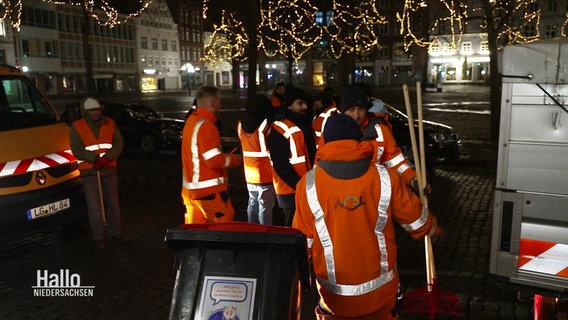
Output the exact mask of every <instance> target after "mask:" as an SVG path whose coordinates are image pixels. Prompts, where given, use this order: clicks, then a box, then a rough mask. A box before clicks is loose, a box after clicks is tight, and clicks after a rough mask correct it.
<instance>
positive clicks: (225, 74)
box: [221, 71, 231, 85]
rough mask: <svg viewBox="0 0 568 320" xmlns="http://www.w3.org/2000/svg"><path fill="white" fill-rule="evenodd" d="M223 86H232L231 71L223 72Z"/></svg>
mask: <svg viewBox="0 0 568 320" xmlns="http://www.w3.org/2000/svg"><path fill="white" fill-rule="evenodd" d="M221 84H222V85H229V84H231V74H230V72H229V71H221Z"/></svg>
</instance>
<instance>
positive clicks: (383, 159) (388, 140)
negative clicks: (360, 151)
mask: <svg viewBox="0 0 568 320" xmlns="http://www.w3.org/2000/svg"><path fill="white" fill-rule="evenodd" d="M369 129H371V130H373V131H374V132H373V134H372V135H370V136H369V135H368V133H369V131H368V130H369ZM363 132H364V135H365V138H366V139H369V138H372V137H374V139H373V140H371V141H372V142H373V145H375V148H376V154H375V156H374V160H375V161H376V162H377V163H378V164H382V165H385V166H386V167H387V168H393V169H395V170H396V171H397V172H398V174H400V176H401V177H402V180H403V181H404V183H405V184H406V185H410V180H412V178H413V177H416V170H414V167H413V166H412V164H411V163H410V161H408V159H406V157H405V156H404V154H403V153H402V151H401V150H400V148H399V147H398V145H397V143H396V139H395V138H394V136H393V134H392V131H391V129H390V128H389V127H388V125H387V124H384V123H382V122H380V121H379V122H377V121H376V120H374V119H373V120H371V122H370V124H369V127H368V128H366V129H365V130H364V131H363Z"/></svg>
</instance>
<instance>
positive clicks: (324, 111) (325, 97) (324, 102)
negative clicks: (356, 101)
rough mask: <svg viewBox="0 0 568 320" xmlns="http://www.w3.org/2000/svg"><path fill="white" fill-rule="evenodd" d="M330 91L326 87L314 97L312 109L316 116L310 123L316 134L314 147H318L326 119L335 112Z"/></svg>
mask: <svg viewBox="0 0 568 320" xmlns="http://www.w3.org/2000/svg"><path fill="white" fill-rule="evenodd" d="M331 93H332V91H331V89H330V88H329V87H327V88H326V89H324V91H322V92H320V93H319V94H318V95H317V96H316V97H315V99H314V110H316V113H315V114H316V116H315V117H314V121H313V123H312V129H314V133H315V135H316V147H319V143H320V142H319V140H320V138H321V134H322V131H323V128H324V127H325V123H326V122H327V119H328V118H329V116H331V115H332V114H335V113H337V104H336V103H335V101H334V100H333V98H332V96H331ZM322 144H323V143H322Z"/></svg>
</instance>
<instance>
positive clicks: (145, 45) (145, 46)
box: [140, 37, 148, 49]
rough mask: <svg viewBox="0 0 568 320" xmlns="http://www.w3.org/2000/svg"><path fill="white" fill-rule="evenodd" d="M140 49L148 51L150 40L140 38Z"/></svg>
mask: <svg viewBox="0 0 568 320" xmlns="http://www.w3.org/2000/svg"><path fill="white" fill-rule="evenodd" d="M140 48H141V49H148V38H146V37H141V38H140Z"/></svg>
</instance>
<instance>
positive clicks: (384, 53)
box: [379, 46, 390, 59]
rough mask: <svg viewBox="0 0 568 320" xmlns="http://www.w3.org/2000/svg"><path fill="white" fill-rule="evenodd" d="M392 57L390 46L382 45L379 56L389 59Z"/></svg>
mask: <svg viewBox="0 0 568 320" xmlns="http://www.w3.org/2000/svg"><path fill="white" fill-rule="evenodd" d="M389 57H390V48H389V47H388V46H382V47H380V48H379V58H380V59H388V58H389Z"/></svg>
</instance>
